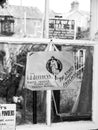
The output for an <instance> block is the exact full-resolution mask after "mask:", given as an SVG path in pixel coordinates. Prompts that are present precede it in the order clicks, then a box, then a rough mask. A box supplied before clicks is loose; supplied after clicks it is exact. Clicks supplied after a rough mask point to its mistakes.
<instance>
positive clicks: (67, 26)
mask: <svg viewBox="0 0 98 130" xmlns="http://www.w3.org/2000/svg"><path fill="white" fill-rule="evenodd" d="M74 35H75V21H74V20H67V19H60V18H59V19H56V18H55V19H50V20H49V38H58V39H74Z"/></svg>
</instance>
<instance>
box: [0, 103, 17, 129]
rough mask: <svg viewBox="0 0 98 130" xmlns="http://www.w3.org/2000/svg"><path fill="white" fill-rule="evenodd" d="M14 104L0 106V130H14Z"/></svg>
mask: <svg viewBox="0 0 98 130" xmlns="http://www.w3.org/2000/svg"><path fill="white" fill-rule="evenodd" d="M15 122H16V106H15V104H0V130H15V126H16V123H15Z"/></svg>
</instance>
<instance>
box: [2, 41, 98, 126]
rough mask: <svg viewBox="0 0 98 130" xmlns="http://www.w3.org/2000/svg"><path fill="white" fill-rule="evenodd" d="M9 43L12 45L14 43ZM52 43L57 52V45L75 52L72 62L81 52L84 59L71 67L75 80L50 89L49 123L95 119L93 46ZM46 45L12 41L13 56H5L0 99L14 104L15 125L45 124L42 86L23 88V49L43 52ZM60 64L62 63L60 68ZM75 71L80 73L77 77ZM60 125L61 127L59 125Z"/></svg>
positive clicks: (25, 54)
mask: <svg viewBox="0 0 98 130" xmlns="http://www.w3.org/2000/svg"><path fill="white" fill-rule="evenodd" d="M67 42H68V41H67ZM69 42H70V41H69ZM23 43H24V41H23ZM28 43H29V42H28ZM13 44H14V45H15V43H13ZM55 44H56V42H55ZM64 44H65V45H64ZM67 44H68V43H67ZM70 44H72V43H70ZM56 46H57V47H58V48H60V49H59V51H60V52H61V51H62V50H61V48H65V51H68V52H70V53H71V54H75V55H73V58H74V56H75V59H74V60H76V61H74V62H73V63H74V64H76V63H78V62H80V58H81V56H84V60H83V62H82V63H83V64H82V65H81V66H79V65H78V64H77V67H76V68H75V71H76V72H77V75H76V80H75V81H74V82H73V83H72V84H71V86H70V85H69V86H68V87H67V88H66V89H64V90H61V89H58V90H52V91H51V92H52V95H51V99H52V100H51V104H52V105H51V124H52V125H53V124H54V123H58V122H59V123H61V124H62V122H63V125H64V123H65V125H64V126H65V127H66V123H68V122H70V123H73V122H75V123H73V125H74V126H75V124H78V123H80V124H82V125H83V123H84V126H85V123H88V122H89V123H92V122H96V121H95V120H96V118H95V117H94V116H97V115H96V114H95V113H96V111H97V110H95V108H94V107H95V106H96V98H95V96H96V94H97V93H93V92H95V89H96V85H95V83H93V82H96V80H93V77H94V76H95V74H94V72H93V65H94V64H95V59H94V54H95V52H94V51H96V48H95V49H94V46H93V45H92V46H91V45H88V46H86V45H85V42H84V44H83V45H80V46H79V45H75V46H74V45H69V46H68V45H66V43H62V45H61V44H60V43H59V44H56ZM9 47H10V48H12V47H13V46H9ZM46 47H47V45H46V44H45V42H44V43H42V42H41V45H40V44H35V43H34V44H31V41H30V44H26V45H18V46H17V45H16V47H15V48H17V49H16V50H17V52H15V51H14V50H13V53H15V56H16V58H15V59H13V58H11V59H9V61H10V67H11V70H10V73H8V72H9V71H6V73H5V75H6V76H4V79H3V80H2V81H0V82H1V85H0V93H1V94H0V99H2V100H3V99H4V101H5V100H6V103H9V104H13V103H15V104H16V111H17V115H16V123H17V125H18V126H19V125H20V124H21V123H22V124H25V125H27V124H28V122H29V123H31V125H32V126H33V124H36V125H37V124H41V123H44V124H45V125H46V121H47V117H46V90H45V91H40V90H39V91H31V90H29V89H24V87H25V86H24V80H25V75H26V62H27V53H28V52H32V53H31V55H33V54H34V53H37V52H40V51H41V52H44V51H45V49H46ZM73 47H74V48H75V49H76V50H79V53H78V54H77V52H76V51H74V50H75V49H73ZM25 48H26V49H25ZM18 49H19V53H18ZM67 49H68V50H67ZM63 51H64V50H63ZM58 53H59V52H58ZM84 53H85V54H84ZM16 54H17V55H16ZM39 56H40V55H39ZM9 58H10V57H9ZM65 59H66V55H65ZM70 59H71V58H70V57H69V62H71V61H70ZM11 60H12V61H11ZM59 60H61V59H59ZM59 60H56V61H57V63H59V65H60V64H61V63H60V62H59ZM49 61H50V60H49ZM93 61H94V62H93ZM8 63H9V62H8ZM11 63H12V64H11ZM48 63H50V62H48ZM68 64H69V63H68ZM48 65H49V64H48ZM63 67H64V65H63V66H62V67H61V68H63ZM95 67H96V66H95ZM81 70H82V71H81ZM68 73H69V72H67V73H66V75H67V74H68ZM70 75H71V73H70V74H69V75H67V76H68V78H70ZM79 75H82V76H81V78H80V76H79ZM62 78H63V77H62ZM2 102H3V101H2ZM96 107H97V106H96ZM24 120H25V121H24ZM67 125H68V124H67ZM69 125H70V124H69ZM60 126H61V127H62V125H60ZM58 127H59V126H58ZM69 127H70V126H69ZM16 128H17V126H16ZM50 128H51V126H50ZM56 128H57V126H56ZM75 128H76V127H75ZM92 128H95V127H92Z"/></svg>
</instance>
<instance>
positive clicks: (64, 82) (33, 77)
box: [25, 51, 76, 90]
mask: <svg viewBox="0 0 98 130" xmlns="http://www.w3.org/2000/svg"><path fill="white" fill-rule="evenodd" d="M75 77H76V73H75V68H74V61H73V56H72V54H71V52H65V51H64V52H63V51H62V52H56V51H50V52H37V53H28V56H27V66H26V79H25V86H26V88H27V89H30V90H60V89H66V88H67V87H68V86H69V85H70V84H71V82H73V80H74V79H75Z"/></svg>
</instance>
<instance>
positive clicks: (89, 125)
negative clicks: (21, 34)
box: [0, 37, 98, 130]
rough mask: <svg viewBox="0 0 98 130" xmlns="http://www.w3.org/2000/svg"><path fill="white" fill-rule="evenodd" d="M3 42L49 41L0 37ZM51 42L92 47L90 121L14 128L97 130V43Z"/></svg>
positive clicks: (38, 42) (45, 42)
mask: <svg viewBox="0 0 98 130" xmlns="http://www.w3.org/2000/svg"><path fill="white" fill-rule="evenodd" d="M1 42H5V43H8V44H13V43H14V44H17V45H20V44H21V45H22V44H28V43H30V44H31V43H32V44H33V43H34V44H35V43H36V44H42V43H44V44H48V43H49V42H50V39H38V38H37V39H36V38H29V39H28V38H20V39H15V38H10V39H9V38H7V37H5V39H4V38H3V37H0V43H1ZM52 42H53V43H54V44H58V45H59V44H60V45H79V46H93V47H94V53H93V88H92V89H93V90H92V94H93V96H92V121H72V122H68V121H66V122H60V123H51V125H49V126H48V125H46V124H37V125H34V124H32V125H31V124H29V125H26V124H25V125H20V126H16V130H21V129H22V127H23V128H24V126H25V128H26V129H28V130H31V129H35V130H40V129H41V128H42V129H45V130H50V129H51V130H57V129H62V130H65V129H66V128H67V129H68V130H73V129H75V130H91V129H98V102H97V100H98V94H97V92H98V86H97V85H98V79H97V78H96V77H98V68H97V67H98V43H97V41H89V40H59V39H53V40H52Z"/></svg>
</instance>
